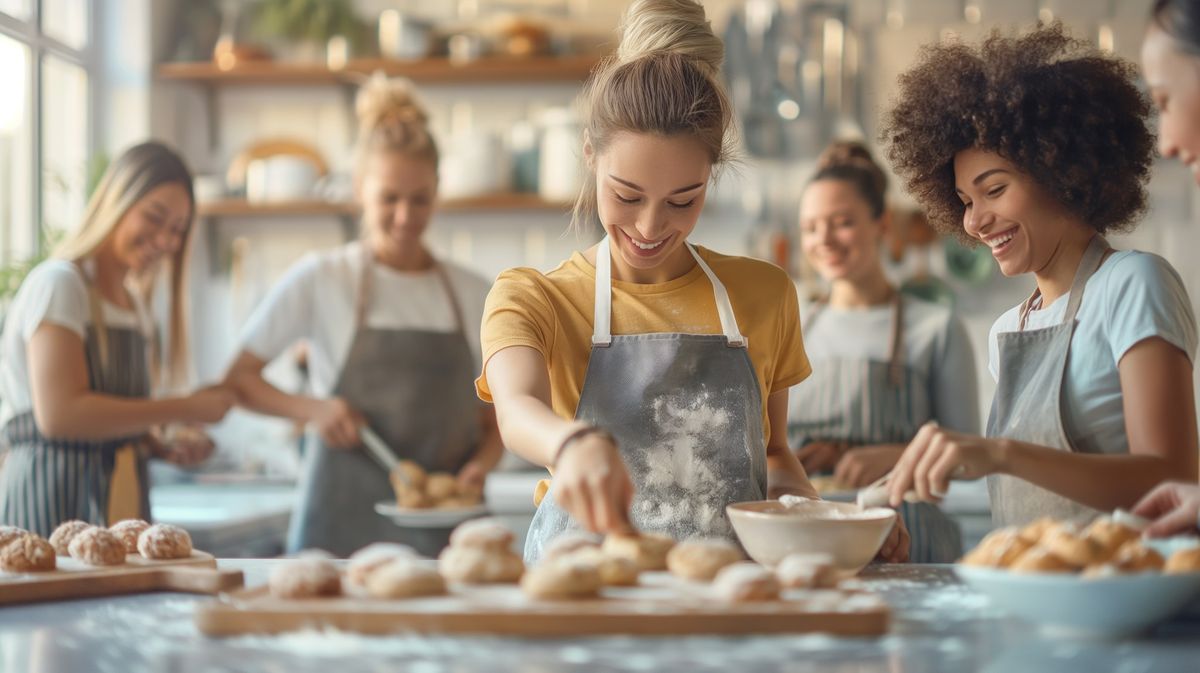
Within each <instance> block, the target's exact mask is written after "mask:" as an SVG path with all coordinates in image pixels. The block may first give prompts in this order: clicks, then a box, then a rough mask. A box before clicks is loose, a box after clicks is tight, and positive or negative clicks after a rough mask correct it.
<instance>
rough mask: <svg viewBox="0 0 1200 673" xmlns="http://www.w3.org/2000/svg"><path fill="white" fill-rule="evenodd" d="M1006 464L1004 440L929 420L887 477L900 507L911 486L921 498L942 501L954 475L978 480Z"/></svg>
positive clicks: (893, 502) (891, 494)
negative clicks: (963, 430)
mask: <svg viewBox="0 0 1200 673" xmlns="http://www.w3.org/2000/svg"><path fill="white" fill-rule="evenodd" d="M1003 465H1004V445H1003V444H1002V442H1001V440H997V439H988V438H985V437H979V436H976V435H968V434H964V433H961V432H954V431H953V430H944V429H942V428H939V427H938V425H937V423H934V422H929V423H926V424H925V425H924V426H922V427H921V430H920V431H919V432H917V436H916V437H914V438H913V440H912V442H910V443H909V445H908V448H906V449H905V450H904V454H903V455H902V456H900V460H899V461H897V462H896V468H895V469H894V470H893V471H892V477H891V479H889V480H888V493H889V502H890V503H891V506H892V507H899V506H900V503H902V502H903V501H904V494H905V493H906V492H907V491H908V490H909V489H913V490H915V491H916V492H917V496H918V497H919V498H920V499H921V500H925V501H929V502H940V501H941V499H942V498H944V497H945V496H946V491H948V490H949V489H950V479H951V477H953V478H955V479H964V480H970V479H978V478H980V477H983V476H987V475H989V474H993V473H995V472H999V471H1000V470H1001V468H1002V467H1003Z"/></svg>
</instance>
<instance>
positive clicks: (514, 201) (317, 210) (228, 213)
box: [196, 194, 571, 217]
mask: <svg viewBox="0 0 1200 673" xmlns="http://www.w3.org/2000/svg"><path fill="white" fill-rule="evenodd" d="M570 208H571V204H569V203H562V202H557V201H546V200H544V199H542V198H541V197H539V196H538V195H537V194H488V195H485V196H476V197H471V198H467V199H449V200H446V201H442V202H441V203H439V204H438V210H439V211H441V212H452V213H455V212H458V213H469V212H485V211H498V212H508V211H523V210H524V211H530V210H540V211H547V212H553V211H557V212H561V213H566V212H567V211H568V210H570ZM357 213H358V207H357V206H356V205H355V204H353V203H331V202H328V201H286V202H279V203H250V202H249V201H245V200H241V199H226V200H221V201H211V202H208V203H201V204H200V205H199V207H198V208H197V209H196V214H197V215H198V216H199V217H297V216H334V217H352V216H355V215H357Z"/></svg>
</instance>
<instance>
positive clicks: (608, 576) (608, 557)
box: [542, 547, 641, 587]
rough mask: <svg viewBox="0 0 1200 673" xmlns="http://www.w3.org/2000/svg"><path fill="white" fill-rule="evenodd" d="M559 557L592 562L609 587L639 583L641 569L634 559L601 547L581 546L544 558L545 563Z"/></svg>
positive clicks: (602, 581)
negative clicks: (606, 551)
mask: <svg viewBox="0 0 1200 673" xmlns="http://www.w3.org/2000/svg"><path fill="white" fill-rule="evenodd" d="M558 559H569V560H570V561H571V562H572V563H590V564H592V565H594V566H596V570H598V571H599V572H600V582H601V583H602V584H604V586H607V587H631V586H636V585H637V583H638V576H639V575H641V570H639V569H638V566H637V564H636V563H634V562H633V561H631V560H629V559H627V558H625V557H623V556H613V555H612V554H606V553H605V552H604V551H603V550H601V549H600V548H599V547H581V548H579V549H576V550H575V551H573V552H571V553H569V554H565V555H561V556H558V557H555V558H554V559H550V558H544V559H543V560H542V562H543V563H545V562H547V561H554V560H558Z"/></svg>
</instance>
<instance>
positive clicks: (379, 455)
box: [358, 425, 411, 486]
mask: <svg viewBox="0 0 1200 673" xmlns="http://www.w3.org/2000/svg"><path fill="white" fill-rule="evenodd" d="M358 437H359V439H361V440H362V443H363V446H365V447H366V448H367V452H368V453H370V454H371V457H372V458H374V459H375V462H377V463H379V466H380V467H382V468H383V469H385V470H387V471H388V473H389V474H393V475H399V478H400V480H401V481H404V482H405V485H406V486H411V484H408V483H407V482H408V477H407V476H406V475H405V474H404V471H403V470H397V469H396V466H397V465H399V464H400V459H399V458H397V457H396V454H395V453H392V450H391V448H389V447H388V445H387V444H386V443H384V441H383V439H381V438H380V437H379V435H377V434H375V431H374V430H372V429H371V428H370V427H368V426H367V425H361V426H359V428H358Z"/></svg>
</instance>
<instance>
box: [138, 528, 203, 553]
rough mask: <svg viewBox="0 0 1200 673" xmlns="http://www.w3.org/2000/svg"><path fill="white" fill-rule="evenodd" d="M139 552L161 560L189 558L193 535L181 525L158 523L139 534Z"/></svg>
mask: <svg viewBox="0 0 1200 673" xmlns="http://www.w3.org/2000/svg"><path fill="white" fill-rule="evenodd" d="M137 548H138V552H140V553H141V555H142V556H144V557H146V558H149V559H155V560H159V561H166V560H169V559H177V558H187V557H189V556H191V555H192V536H191V535H188V532H187V531H186V530H184V529H182V528H180V527H179V526H172V525H171V524H169V523H158V524H154V525H153V526H150V527H149V528H147V529H146V530H144V531H142V534H141V535H139V536H138V543H137Z"/></svg>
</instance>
